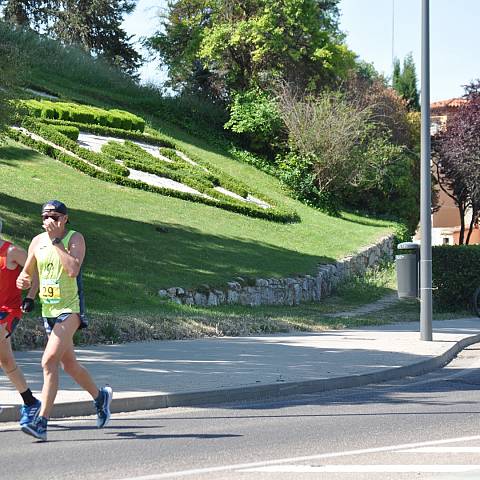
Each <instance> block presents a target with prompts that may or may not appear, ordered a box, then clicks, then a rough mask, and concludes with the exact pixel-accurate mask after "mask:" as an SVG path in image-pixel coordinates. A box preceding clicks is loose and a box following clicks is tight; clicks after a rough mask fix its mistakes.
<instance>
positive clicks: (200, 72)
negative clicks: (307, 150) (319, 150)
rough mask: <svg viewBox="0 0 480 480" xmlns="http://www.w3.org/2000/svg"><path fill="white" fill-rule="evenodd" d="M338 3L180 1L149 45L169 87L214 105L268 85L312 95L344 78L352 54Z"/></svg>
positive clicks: (335, 0)
mask: <svg viewBox="0 0 480 480" xmlns="http://www.w3.org/2000/svg"><path fill="white" fill-rule="evenodd" d="M337 3H338V0H238V1H236V2H232V1H231V0H178V1H175V2H171V3H170V4H169V11H168V14H167V15H166V16H164V17H163V19H162V20H163V22H162V30H161V31H159V32H157V33H156V34H155V35H154V36H153V37H151V38H150V39H149V42H148V44H149V45H150V46H151V47H152V48H153V49H154V50H156V51H157V52H158V54H159V56H160V58H161V59H162V61H163V63H164V64H166V65H167V66H168V68H169V74H170V85H171V86H172V87H174V88H176V89H177V90H179V91H183V90H185V89H187V90H188V89H193V90H197V91H202V92H204V93H207V94H210V95H211V96H213V97H214V98H216V99H219V98H220V99H228V98H229V96H230V94H231V92H234V91H235V92H239V91H245V90H248V89H249V88H251V87H253V86H255V85H259V86H261V87H264V86H265V85H267V84H269V83H270V82H271V81H272V79H282V80H286V81H288V82H289V83H295V84H296V85H298V86H299V87H300V88H302V89H303V88H309V89H312V90H313V89H315V88H319V87H321V86H323V85H326V84H329V83H332V82H333V81H334V80H336V79H337V78H338V77H342V76H345V74H346V72H347V71H348V69H349V68H351V67H352V66H353V59H354V55H353V53H352V52H350V51H349V50H348V49H347V48H346V46H345V45H344V43H343V36H342V34H341V33H340V31H339V28H338V9H337Z"/></svg>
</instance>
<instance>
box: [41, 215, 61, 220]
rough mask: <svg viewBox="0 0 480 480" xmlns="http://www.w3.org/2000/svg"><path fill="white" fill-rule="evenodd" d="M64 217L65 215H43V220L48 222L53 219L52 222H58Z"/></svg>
mask: <svg viewBox="0 0 480 480" xmlns="http://www.w3.org/2000/svg"><path fill="white" fill-rule="evenodd" d="M62 217H63V215H42V220H46V219H47V218H51V219H52V220H55V221H58V220H60V219H61V218H62Z"/></svg>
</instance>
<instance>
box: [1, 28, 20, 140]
mask: <svg viewBox="0 0 480 480" xmlns="http://www.w3.org/2000/svg"><path fill="white" fill-rule="evenodd" d="M7 29H8V27H7V26H6V25H5V24H4V23H3V22H0V136H1V134H2V131H4V130H5V128H6V127H8V126H9V125H10V124H11V121H12V117H13V113H14V111H13V107H12V104H11V102H10V100H11V99H12V95H11V88H12V87H14V86H15V85H18V84H19V83H21V81H22V74H24V73H25V72H24V70H25V69H24V68H23V61H22V52H20V51H19V49H18V48H17V47H16V46H15V45H12V44H11V43H10V42H8V41H4V38H3V37H4V35H5V34H6V33H7Z"/></svg>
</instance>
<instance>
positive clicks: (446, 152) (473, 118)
mask: <svg viewBox="0 0 480 480" xmlns="http://www.w3.org/2000/svg"><path fill="white" fill-rule="evenodd" d="M465 92H466V93H465V95H464V98H465V99H466V100H467V102H466V103H465V104H463V105H461V106H460V107H458V110H457V112H456V113H455V115H454V116H453V117H451V118H449V120H448V124H447V128H446V129H444V130H442V131H440V132H439V133H437V134H436V135H435V136H434V137H433V141H432V160H433V163H434V165H435V167H436V177H437V181H438V185H439V187H440V188H441V189H442V190H443V191H444V192H445V193H446V194H447V195H448V196H449V197H450V198H452V199H453V200H454V202H455V205H456V206H457V208H458V211H459V215H460V238H459V243H460V244H463V243H466V244H468V243H469V241H470V236H471V234H472V230H473V227H474V226H475V224H476V223H478V220H479V217H480V80H477V81H476V82H474V83H471V84H470V85H467V86H466V87H465ZM468 210H470V211H471V213H472V218H471V221H470V224H469V225H468V233H467V235H466V238H465V232H466V228H467V226H466V225H465V214H466V212H467V211H468Z"/></svg>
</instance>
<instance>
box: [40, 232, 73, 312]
mask: <svg viewBox="0 0 480 480" xmlns="http://www.w3.org/2000/svg"><path fill="white" fill-rule="evenodd" d="M74 233H75V231H74V230H69V231H68V232H67V234H66V235H65V237H63V239H62V243H63V246H64V247H65V249H66V250H67V251H68V243H69V242H70V239H71V238H72V235H73V234H74ZM35 257H36V259H37V267H38V276H39V280H40V291H39V297H40V301H41V302H42V316H43V317H48V318H56V317H58V316H59V315H61V314H62V313H80V301H79V297H78V286H77V279H76V278H71V277H69V276H68V274H67V273H66V272H65V270H64V269H63V265H62V262H61V261H60V257H59V256H58V253H57V248H56V247H55V246H54V245H52V241H51V240H50V238H49V236H48V233H47V232H45V233H43V234H42V235H41V236H40V240H39V244H38V247H37V250H36V252H35Z"/></svg>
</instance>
